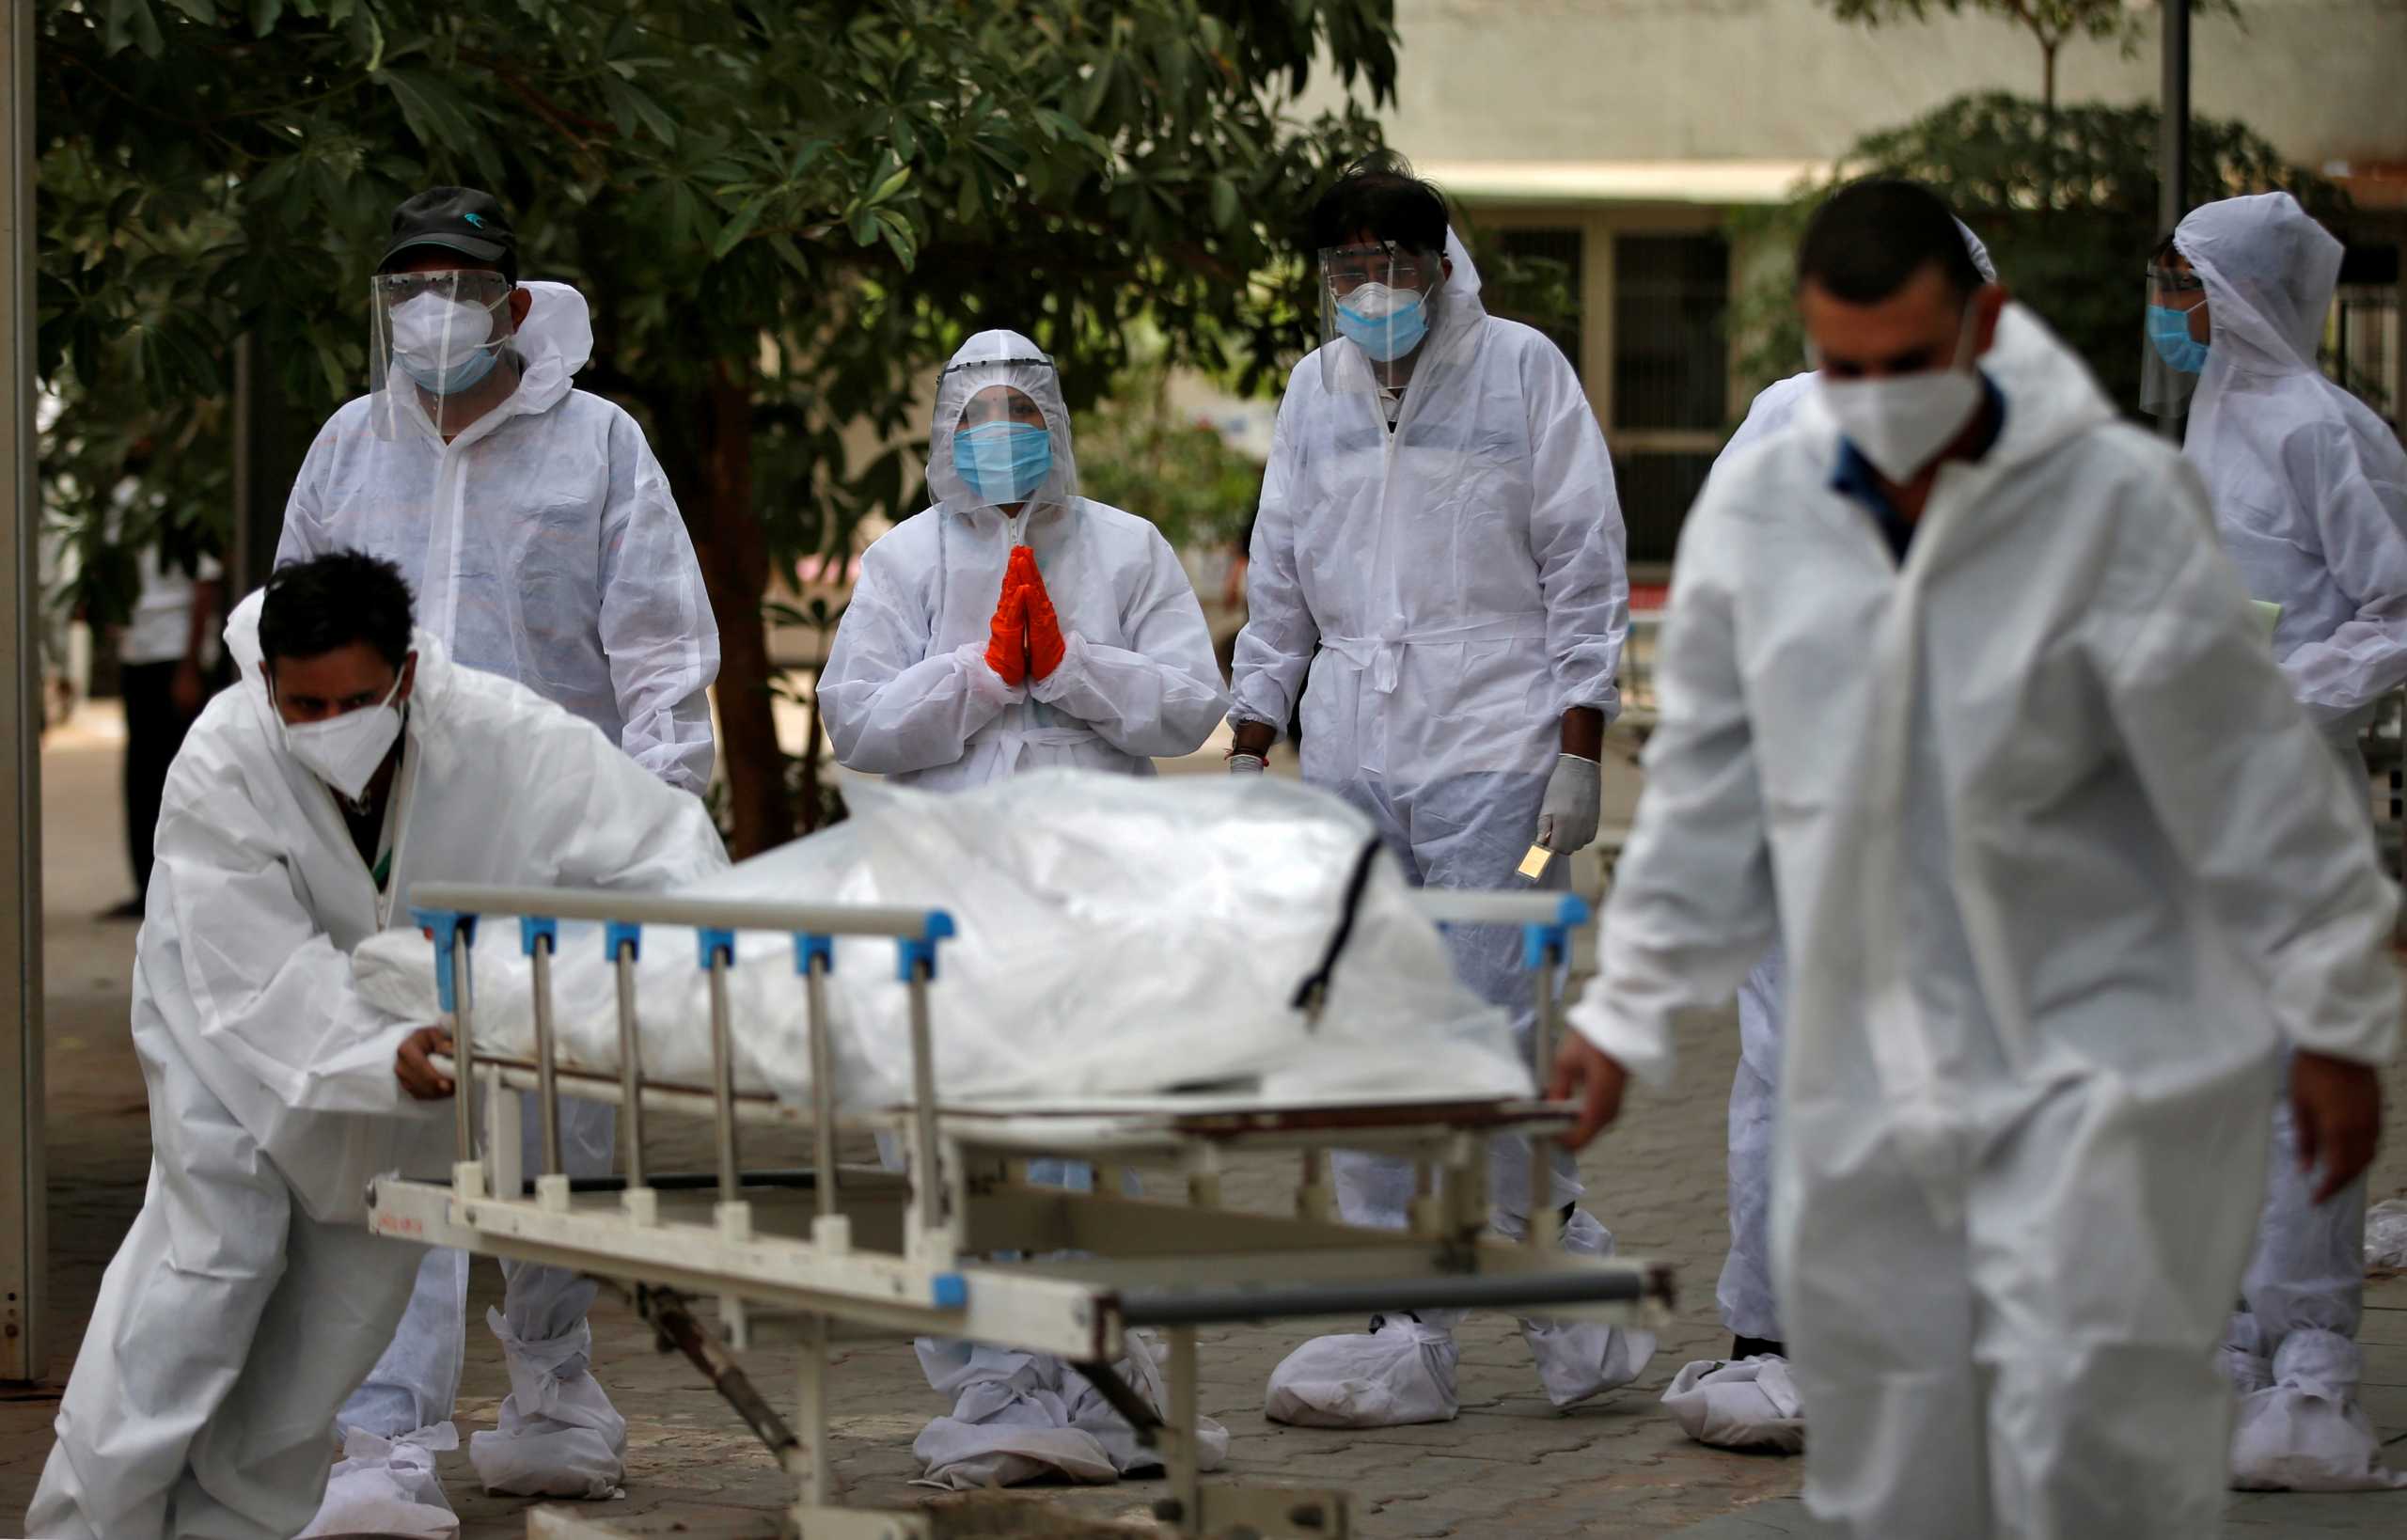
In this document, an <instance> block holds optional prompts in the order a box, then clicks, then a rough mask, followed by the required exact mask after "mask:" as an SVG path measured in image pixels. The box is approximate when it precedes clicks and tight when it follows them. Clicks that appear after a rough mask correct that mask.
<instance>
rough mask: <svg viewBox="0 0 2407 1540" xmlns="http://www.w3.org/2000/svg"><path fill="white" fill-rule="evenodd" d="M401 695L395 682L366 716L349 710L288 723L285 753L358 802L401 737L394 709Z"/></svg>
mask: <svg viewBox="0 0 2407 1540" xmlns="http://www.w3.org/2000/svg"><path fill="white" fill-rule="evenodd" d="M400 694H401V681H400V680H399V679H396V680H394V681H393V687H392V689H391V690H390V691H388V692H386V694H385V699H383V700H382V701H381V702H379V703H378V704H376V705H373V706H370V707H369V708H368V709H367V710H366V711H347V712H344V713H343V714H342V715H340V716H329V717H327V718H326V719H325V720H324V721H323V722H303V723H300V724H298V725H295V724H293V723H291V722H286V723H285V724H284V746H285V749H286V751H287V752H289V753H290V754H291V756H292V757H293V758H294V759H296V760H298V761H300V762H301V765H302V768H304V769H306V770H307V771H308V772H309V773H310V774H311V775H313V776H315V777H317V778H319V779H320V780H323V781H324V782H325V783H326V784H327V785H329V786H331V787H333V788H334V789H335V790H336V791H338V792H339V793H341V794H342V795H343V797H344V799H345V800H347V801H350V802H357V801H358V800H359V794H361V793H362V792H365V791H366V790H368V783H369V781H370V779H372V778H374V777H375V775H376V767H377V766H378V765H380V764H383V763H384V762H385V755H386V754H389V753H391V752H392V749H393V740H394V739H396V738H398V737H400V736H401V713H400V711H398V710H396V709H395V708H394V705H393V698H394V697H395V696H398V695H400Z"/></svg>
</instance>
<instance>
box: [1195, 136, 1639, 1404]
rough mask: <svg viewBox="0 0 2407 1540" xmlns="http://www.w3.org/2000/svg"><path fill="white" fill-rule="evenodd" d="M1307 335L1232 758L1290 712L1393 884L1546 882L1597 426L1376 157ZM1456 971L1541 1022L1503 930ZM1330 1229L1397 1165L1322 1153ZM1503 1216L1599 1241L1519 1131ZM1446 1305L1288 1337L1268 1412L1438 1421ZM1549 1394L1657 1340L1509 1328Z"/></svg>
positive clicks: (1334, 208)
mask: <svg viewBox="0 0 2407 1540" xmlns="http://www.w3.org/2000/svg"><path fill="white" fill-rule="evenodd" d="M1312 226H1313V232H1312V240H1313V242H1314V244H1315V245H1316V246H1317V247H1319V248H1320V251H1321V270H1322V275H1323V280H1324V302H1325V317H1324V319H1325V321H1326V322H1327V324H1328V330H1329V334H1330V335H1329V339H1328V340H1327V342H1326V343H1325V344H1324V345H1323V346H1322V347H1321V348H1320V349H1319V350H1317V351H1316V352H1314V354H1311V355H1310V356H1308V357H1306V358H1305V359H1304V360H1303V361H1302V362H1301V363H1300V364H1298V366H1297V367H1296V369H1295V372H1294V374H1293V375H1292V376H1291V377H1290V379H1289V381H1288V385H1287V394H1286V398H1285V400H1284V401H1282V403H1281V405H1280V410H1279V422H1278V429H1277V432H1276V435H1275V438H1274V441H1273V443H1272V447H1271V455H1270V464H1269V466H1268V469H1267V471H1266V474H1265V477H1264V480H1263V488H1262V502H1261V507H1260V511H1259V513H1258V516H1257V518H1256V520H1255V524H1254V536H1253V545H1252V551H1251V558H1250V559H1249V563H1248V568H1247V582H1246V599H1247V605H1248V610H1249V616H1248V620H1247V622H1246V626H1245V630H1244V631H1243V632H1242V633H1241V634H1240V635H1239V636H1238V637H1237V643H1236V651H1235V678H1234V682H1233V692H1234V694H1235V697H1236V702H1235V707H1234V708H1233V710H1232V711H1231V713H1230V719H1231V721H1232V722H1233V724H1234V725H1235V749H1236V751H1235V754H1234V755H1233V756H1232V758H1231V762H1230V763H1231V768H1232V769H1233V770H1235V771H1236V772H1238V773H1258V772H1259V771H1260V770H1261V769H1262V766H1263V756H1264V755H1265V754H1266V753H1267V752H1268V750H1269V748H1270V746H1271V745H1272V744H1273V743H1274V742H1275V741H1276V739H1277V737H1278V735H1279V732H1280V731H1282V726H1283V724H1285V723H1287V722H1289V721H1290V720H1292V719H1294V717H1295V713H1296V708H1297V705H1298V699H1300V702H1301V712H1302V714H1301V721H1302V727H1303V742H1302V746H1301V753H1302V760H1303V775H1304V778H1305V779H1306V780H1307V781H1310V782H1312V783H1314V784H1315V785H1319V786H1324V787H1327V788H1329V789H1330V790H1331V791H1333V792H1335V793H1336V794H1339V795H1341V796H1343V797H1345V799H1346V800H1347V801H1348V802H1351V803H1352V804H1354V805H1355V806H1356V807H1358V808H1361V809H1362V810H1363V811H1364V812H1366V813H1367V814H1368V815H1369V816H1370V817H1371V819H1372V821H1373V822H1374V824H1375V825H1377V828H1378V830H1379V833H1380V835H1381V837H1382V838H1383V839H1384V840H1385V841H1386V842H1387V844H1388V846H1389V848H1390V849H1391V850H1392V852H1393V853H1394V855H1395V856H1396V858H1397V859H1398V861H1399V862H1400V863H1401V864H1402V866H1403V868H1404V871H1405V872H1406V874H1407V876H1408V878H1409V879H1410V880H1412V881H1414V882H1416V883H1422V884H1426V885H1428V886H1431V887H1439V888H1507V887H1511V886H1515V885H1516V884H1517V883H1518V882H1519V881H1521V879H1520V878H1519V877H1518V875H1517V872H1518V869H1519V868H1520V866H1521V864H1522V862H1523V860H1524V859H1525V858H1526V857H1528V856H1530V852H1531V846H1532V844H1533V842H1536V843H1540V844H1543V845H1545V846H1546V847H1547V848H1548V849H1549V850H1550V851H1551V852H1553V853H1554V859H1553V860H1552V862H1551V866H1550V870H1549V871H1548V872H1547V873H1546V875H1545V877H1544V878H1543V881H1544V882H1546V883H1547V884H1548V885H1550V886H1561V885H1563V884H1564V883H1565V882H1566V881H1567V880H1568V876H1569V866H1570V862H1569V860H1568V859H1567V857H1568V856H1570V855H1571V854H1572V853H1573V852H1576V851H1578V850H1580V849H1581V848H1583V847H1585V846H1586V845H1588V844H1589V843H1591V842H1592V841H1594V840H1595V839H1596V835H1597V818H1598V812H1599V786H1598V781H1599V772H1598V767H1597V757H1598V755H1599V753H1600V752H1601V750H1602V746H1603V739H1604V731H1605V728H1606V725H1607V724H1608V723H1609V722H1610V721H1611V719H1612V718H1613V715H1614V714H1615V713H1616V711H1617V710H1618V709H1619V705H1620V697H1619V694H1618V693H1617V691H1616V689H1615V686H1614V670H1615V668H1616V667H1617V665H1618V662H1619V658H1620V653H1621V646H1622V641H1623V638H1624V636H1626V635H1627V634H1628V619H1629V585H1628V573H1627V567H1626V560H1625V541H1624V536H1623V530H1622V522H1621V508H1620V504H1619V502H1618V500H1617V499H1616V497H1615V495H1614V491H1613V464H1612V461H1611V459H1610V457H1609V456H1608V455H1607V453H1606V449H1605V441H1604V435H1603V433H1602V432H1600V431H1599V430H1598V428H1597V419H1596V416H1595V415H1594V414H1593V413H1592V412H1591V411H1590V410H1589V407H1588V401H1587V398H1586V396H1585V395H1584V394H1583V393H1582V391H1581V386H1580V381H1579V378H1578V376H1577V375H1575V374H1574V373H1573V372H1572V369H1571V366H1570V363H1569V362H1568V361H1567V360H1566V359H1565V357H1564V356H1563V354H1562V353H1561V352H1560V351H1559V350H1558V349H1557V348H1556V347H1555V346H1554V345H1553V344H1552V343H1551V342H1550V341H1549V340H1547V338H1545V336H1544V335H1543V334H1541V333H1539V332H1537V331H1535V330H1534V329H1532V328H1530V327H1527V326H1523V325H1520V324H1519V323H1518V322H1509V321H1504V320H1502V319H1499V318H1496V317H1492V316H1490V315H1488V314H1487V311H1486V309H1485V307H1484V306H1482V305H1481V303H1480V297H1479V291H1480V282H1479V274H1478V272H1477V270H1476V269H1474V268H1473V267H1472V265H1471V259H1470V257H1469V255H1468V254H1467V253H1466V252H1465V251H1464V250H1463V247H1462V245H1461V243H1460V242H1459V241H1457V240H1455V237H1454V234H1453V232H1452V231H1451V230H1450V229H1449V228H1447V215H1446V205H1445V199H1444V197H1443V196H1442V195H1440V194H1439V192H1438V190H1437V189H1436V188H1434V187H1432V186H1430V185H1429V184H1428V183H1427V182H1424V181H1419V180H1417V179H1415V178H1414V177H1412V175H1411V174H1410V171H1409V168H1408V167H1406V166H1404V165H1402V163H1401V162H1399V161H1396V160H1394V159H1392V158H1384V157H1383V158H1381V159H1379V160H1377V161H1373V162H1369V163H1365V164H1363V165H1358V166H1355V167H1353V168H1351V169H1350V170H1349V171H1348V172H1347V173H1346V174H1345V176H1344V177H1343V178H1342V179H1340V180H1339V181H1338V182H1337V183H1336V184H1335V185H1334V186H1333V187H1331V188H1330V190H1329V192H1328V193H1327V194H1326V195H1325V196H1323V197H1322V199H1321V200H1320V202H1319V203H1318V204H1317V205H1316V206H1315V208H1314V212H1313V216H1312ZM1449 939H1450V943H1451V944H1452V946H1453V948H1454V951H1455V964H1456V966H1457V968H1458V969H1459V970H1460V972H1461V973H1462V975H1463V977H1464V978H1465V980H1466V981H1467V982H1470V983H1471V985H1472V987H1473V988H1475V989H1476V990H1478V991H1479V993H1480V994H1481V995H1482V996H1483V997H1484V998H1487V999H1488V1000H1489V1001H1491V1002H1493V1003H1496V1004H1500V1005H1502V1006H1504V1007H1506V1008H1507V1009H1509V1010H1511V1011H1512V1012H1513V1013H1514V1014H1515V1019H1516V1021H1517V1024H1518V1026H1519V1028H1520V1029H1521V1030H1522V1032H1523V1033H1524V1034H1527V1033H1528V1032H1529V1031H1530V1030H1531V1029H1532V1026H1533V1022H1532V1014H1533V1011H1532V1005H1531V998H1530V984H1529V979H1528V977H1527V975H1526V974H1525V973H1523V972H1522V971H1521V968H1520V938H1519V936H1518V933H1515V932H1513V931H1510V930H1508V929H1506V928H1503V927H1497V926H1476V927H1465V928H1462V929H1458V930H1456V931H1454V932H1453V933H1451V935H1450V937H1449ZM1332 1169H1333V1172H1334V1175H1335V1178H1336V1185H1337V1191H1338V1204H1339V1209H1340V1212H1341V1213H1342V1214H1343V1216H1344V1217H1345V1218H1346V1219H1347V1220H1348V1221H1349V1222H1351V1223H1356V1224H1366V1225H1378V1226H1385V1227H1390V1228H1393V1227H1400V1226H1401V1225H1402V1224H1403V1223H1404V1222H1405V1215H1406V1207H1407V1205H1408V1202H1409V1201H1410V1199H1411V1196H1412V1182H1413V1178H1412V1169H1411V1167H1410V1166H1409V1165H1408V1164H1407V1163H1404V1162H1400V1161H1397V1160H1394V1159H1392V1158H1389V1157H1384V1156H1371V1155H1361V1154H1345V1155H1339V1156H1337V1157H1336V1158H1335V1159H1334V1161H1333V1162H1332ZM1491 1170H1492V1172H1493V1184H1494V1186H1493V1192H1492V1199H1493V1202H1492V1210H1493V1219H1494V1222H1495V1224H1496V1225H1497V1226H1498V1227H1499V1228H1500V1229H1502V1230H1503V1231H1504V1232H1506V1233H1508V1234H1518V1233H1520V1232H1521V1230H1522V1227H1523V1226H1525V1225H1527V1224H1529V1223H1530V1222H1532V1211H1533V1207H1535V1209H1536V1211H1537V1212H1536V1219H1537V1222H1539V1223H1543V1224H1548V1225H1553V1224H1558V1223H1559V1224H1561V1225H1562V1226H1563V1241H1564V1244H1565V1246H1566V1247H1569V1248H1571V1249H1575V1250H1579V1251H1583V1252H1590V1253H1598V1254H1601V1253H1604V1252H1607V1251H1610V1250H1611V1249H1612V1246H1613V1237H1612V1235H1611V1234H1609V1233H1608V1232H1607V1231H1606V1230H1605V1229H1604V1227H1603V1226H1602V1225H1600V1224H1598V1223H1597V1220H1596V1219H1595V1218H1593V1217H1592V1216H1590V1215H1589V1214H1587V1213H1586V1212H1585V1211H1584V1210H1581V1209H1579V1208H1577V1207H1576V1206H1575V1205H1576V1203H1577V1201H1578V1199H1579V1197H1580V1194H1581V1187H1580V1184H1579V1179H1578V1174H1577V1171H1576V1169H1575V1168H1574V1166H1573V1165H1572V1163H1571V1160H1570V1158H1569V1156H1568V1155H1563V1154H1562V1153H1561V1152H1559V1151H1558V1152H1556V1155H1555V1157H1554V1158H1552V1159H1551V1160H1550V1190H1549V1191H1547V1192H1545V1193H1541V1194H1537V1195H1534V1196H1533V1195H1532V1194H1531V1193H1530V1191H1529V1186H1530V1175H1531V1160H1530V1155H1529V1146H1528V1144H1527V1142H1526V1141H1525V1140H1521V1139H1500V1140H1499V1141H1498V1145H1497V1149H1496V1151H1495V1155H1494V1161H1493V1165H1492V1167H1491ZM1458 1318H1459V1317H1458V1312H1416V1313H1413V1314H1407V1315H1398V1316H1391V1317H1382V1318H1377V1319H1375V1320H1374V1321H1373V1322H1372V1323H1371V1329H1370V1331H1369V1333H1368V1334H1367V1335H1365V1334H1353V1335H1345V1336H1334V1337H1325V1338H1321V1339H1317V1340H1315V1341H1313V1342H1310V1343H1307V1344H1304V1345H1303V1346H1302V1347H1300V1348H1298V1350H1297V1351H1296V1352H1295V1353H1294V1354H1293V1355H1291V1356H1290V1357H1289V1358H1288V1359H1286V1361H1284V1362H1282V1364H1281V1365H1280V1366H1279V1367H1278V1368H1277V1369H1276V1370H1275V1371H1274V1372H1273V1374H1272V1375H1271V1380H1270V1386H1269V1390H1268V1392H1267V1396H1266V1407H1265V1409H1266V1415H1268V1416H1270V1417H1271V1418H1273V1419H1274V1420H1277V1421H1282V1422H1301V1423H1311V1424H1315V1425H1323V1426H1344V1427H1371V1426H1384V1425H1391V1424H1395V1423H1404V1422H1435V1421H1442V1420H1444V1419H1447V1418H1451V1417H1452V1416H1454V1415H1455V1410H1456V1408H1457V1406H1458V1405H1459V1401H1458V1397H1457V1395H1456V1392H1455V1367H1456V1363H1457V1360H1458V1352H1457V1349H1456V1347H1455V1340H1454V1331H1453V1328H1454V1325H1455V1321H1456V1320H1457V1319H1458ZM1523 1329H1524V1334H1525V1336H1526V1337H1527V1339H1528V1342H1529V1344H1530V1346H1531V1349H1532V1351H1533V1353H1534V1355H1535V1357H1536V1359H1537V1366H1538V1374H1539V1377H1540V1380H1541V1381H1542V1383H1543V1385H1544V1387H1545V1390H1546V1391H1547V1394H1548V1395H1549V1397H1550V1399H1552V1400H1553V1401H1554V1402H1555V1404H1556V1405H1558V1406H1568V1405H1570V1404H1572V1403H1574V1402H1577V1401H1580V1400H1582V1399H1584V1398H1586V1397H1589V1396H1592V1395H1595V1394H1597V1392H1599V1391H1604V1390H1607V1389H1609V1388H1611V1387H1613V1386H1616V1385H1621V1384H1626V1383H1628V1381H1629V1380H1631V1379H1633V1378H1635V1377H1636V1376H1637V1375H1638V1374H1639V1373H1640V1371H1641V1370H1642V1369H1643V1368H1644V1363H1645V1360H1646V1359H1647V1357H1648V1355H1649V1354H1650V1353H1651V1352H1652V1350H1653V1340H1652V1339H1651V1338H1650V1337H1648V1336H1646V1335H1645V1334H1644V1333H1632V1332H1623V1331H1619V1330H1614V1329H1612V1328H1605V1327H1601V1326H1593V1325H1585V1324H1581V1325H1572V1324H1565V1323H1557V1322H1541V1321H1525V1322H1524V1323H1523Z"/></svg>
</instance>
